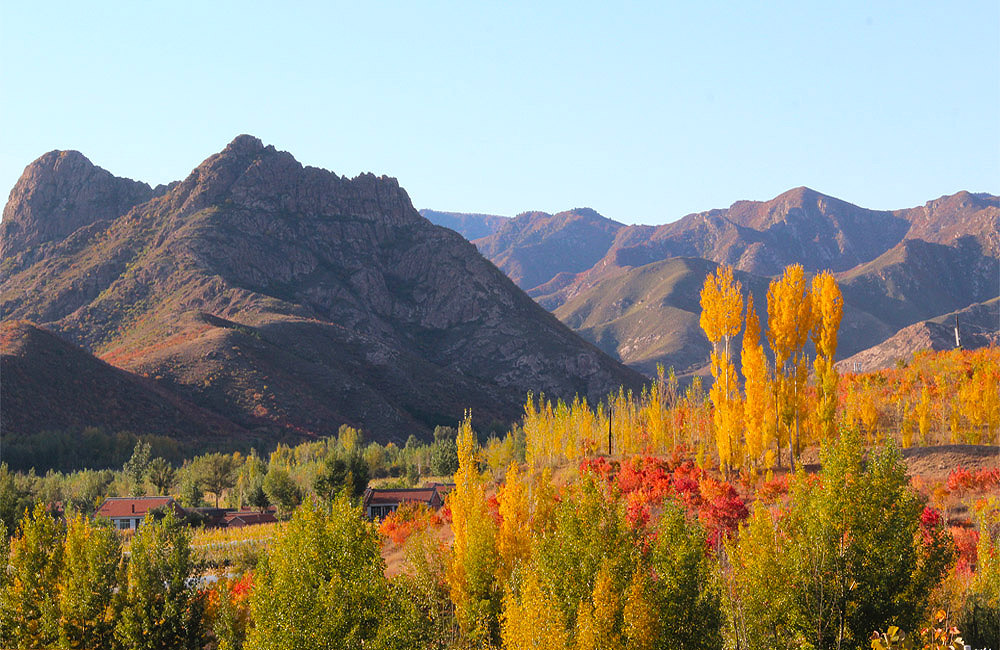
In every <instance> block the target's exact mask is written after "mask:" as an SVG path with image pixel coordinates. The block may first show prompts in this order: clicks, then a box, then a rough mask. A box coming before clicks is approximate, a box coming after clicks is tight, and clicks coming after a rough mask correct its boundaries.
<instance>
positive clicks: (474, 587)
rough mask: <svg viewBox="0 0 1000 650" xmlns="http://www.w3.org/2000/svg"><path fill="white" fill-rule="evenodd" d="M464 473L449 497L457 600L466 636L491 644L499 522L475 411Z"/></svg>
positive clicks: (466, 434)
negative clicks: (478, 450) (492, 509)
mask: <svg viewBox="0 0 1000 650" xmlns="http://www.w3.org/2000/svg"><path fill="white" fill-rule="evenodd" d="M457 443H458V471H457V472H455V488H454V489H453V490H452V491H451V494H450V495H448V505H449V506H451V528H452V532H453V533H454V535H455V544H454V547H453V553H452V558H451V566H450V567H449V571H448V585H449V588H450V590H451V600H452V602H453V603H454V604H455V618H456V619H458V625H459V629H460V630H461V633H462V636H463V638H464V639H466V640H467V641H469V642H472V643H479V644H487V643H489V642H490V641H491V640H493V639H495V638H496V637H497V633H498V631H499V630H498V616H499V610H500V594H501V593H502V592H501V591H500V589H499V586H498V584H497V581H496V575H497V557H498V556H497V553H496V524H495V523H494V520H493V517H492V516H491V515H490V513H489V511H488V506H487V498H486V481H485V479H484V478H483V476H482V475H481V474H480V472H479V466H478V463H477V461H476V455H475V445H476V442H475V435H474V434H473V432H472V418H471V415H469V414H466V416H465V419H464V420H463V421H462V423H461V424H460V425H459V427H458V438H457Z"/></svg>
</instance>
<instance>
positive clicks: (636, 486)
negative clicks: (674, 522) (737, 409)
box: [580, 456, 787, 545]
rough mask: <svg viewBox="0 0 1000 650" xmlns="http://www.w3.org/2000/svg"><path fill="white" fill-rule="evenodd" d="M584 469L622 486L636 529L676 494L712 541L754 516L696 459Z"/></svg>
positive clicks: (635, 460) (641, 460)
mask: <svg viewBox="0 0 1000 650" xmlns="http://www.w3.org/2000/svg"><path fill="white" fill-rule="evenodd" d="M580 470H581V471H583V472H586V471H589V472H593V473H594V474H595V475H596V476H598V477H600V478H602V479H603V480H604V481H605V482H606V484H608V485H609V486H611V485H613V486H615V487H617V488H618V492H619V494H621V495H622V498H624V499H625V503H626V516H627V518H628V521H629V523H630V524H631V525H632V526H633V527H635V528H646V527H647V526H648V525H649V522H650V520H651V519H652V517H653V513H654V510H655V508H656V507H657V506H659V505H660V504H661V503H663V501H664V499H668V498H670V499H673V500H674V501H676V502H677V503H679V504H680V505H682V506H683V507H684V508H685V509H686V510H687V511H688V514H689V515H690V516H696V517H698V519H699V520H700V521H701V523H702V525H703V526H704V527H705V529H706V532H707V534H708V540H709V542H710V543H711V544H712V545H715V544H716V543H718V542H719V540H721V539H722V537H723V536H725V535H729V534H731V533H733V532H734V531H735V530H736V529H737V528H738V527H739V524H740V522H741V521H743V520H744V519H746V518H747V517H748V516H749V514H750V513H749V510H748V509H747V506H746V502H745V501H744V499H743V498H742V497H741V496H740V495H739V492H737V490H736V488H735V487H733V485H732V484H730V483H727V482H725V481H721V480H718V479H715V478H712V477H711V476H709V475H708V474H707V473H706V472H705V471H704V470H703V469H701V468H700V467H697V466H696V465H695V464H694V463H692V462H691V461H690V460H688V461H684V462H679V459H676V458H674V459H672V460H661V459H659V458H655V457H653V456H634V457H632V458H630V459H627V460H625V461H622V462H621V463H620V464H618V463H613V462H609V461H608V460H607V459H605V458H591V459H587V460H584V461H582V462H581V463H580ZM616 470H617V471H616ZM785 491H787V483H786V484H785Z"/></svg>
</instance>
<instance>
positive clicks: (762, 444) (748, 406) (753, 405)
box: [740, 300, 774, 468]
mask: <svg viewBox="0 0 1000 650" xmlns="http://www.w3.org/2000/svg"><path fill="white" fill-rule="evenodd" d="M740 360H741V362H742V365H741V368H742V371H743V392H744V394H745V400H744V403H743V423H744V426H745V427H746V448H747V456H749V458H750V464H751V465H752V466H753V467H754V468H756V467H758V466H759V465H760V461H761V457H762V456H763V455H764V451H765V450H766V449H767V447H768V445H769V444H770V443H771V442H772V441H773V439H774V436H773V431H771V430H769V428H768V423H767V420H768V413H769V411H770V405H771V396H770V393H771V383H770V381H769V380H768V377H767V357H765V356H764V346H763V345H762V344H761V342H760V319H759V318H758V317H757V310H756V309H754V306H753V301H752V300H747V318H746V329H745V330H744V332H743V350H742V351H741V355H740Z"/></svg>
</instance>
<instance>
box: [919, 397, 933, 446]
mask: <svg viewBox="0 0 1000 650" xmlns="http://www.w3.org/2000/svg"><path fill="white" fill-rule="evenodd" d="M917 429H918V430H919V431H920V444H922V445H927V444H929V437H928V434H929V433H930V430H931V391H930V388H929V387H928V386H927V383H926V382H924V385H923V387H922V388H921V389H920V403H919V404H918V405H917Z"/></svg>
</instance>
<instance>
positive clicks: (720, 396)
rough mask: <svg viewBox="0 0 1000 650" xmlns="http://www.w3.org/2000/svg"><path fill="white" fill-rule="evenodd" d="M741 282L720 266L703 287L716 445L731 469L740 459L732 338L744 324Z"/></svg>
mask: <svg viewBox="0 0 1000 650" xmlns="http://www.w3.org/2000/svg"><path fill="white" fill-rule="evenodd" d="M740 289H741V286H740V283H739V282H738V281H734V280H733V269H732V268H731V267H729V266H720V267H719V268H718V269H717V271H716V273H715V274H709V275H708V277H706V278H705V284H704V286H703V287H702V289H701V319H700V321H699V322H700V323H701V328H702V329H703V330H704V331H705V336H707V337H708V340H709V341H710V342H711V343H712V378H713V379H714V381H713V383H712V389H711V391H710V392H709V396H710V397H711V400H712V404H713V405H714V406H715V411H714V414H713V421H714V423H715V435H716V448H717V449H718V452H719V465H720V466H721V467H722V469H723V471H728V470H729V468H730V467H734V466H736V465H737V464H738V461H739V449H738V447H739V431H740V429H741V428H742V419H743V418H742V404H741V402H740V397H739V386H738V383H737V381H736V369H735V366H734V365H733V361H732V356H731V352H730V345H731V342H732V338H733V337H734V336H736V335H737V334H739V333H740V327H741V326H742V323H743V295H742V294H741V293H740Z"/></svg>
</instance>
